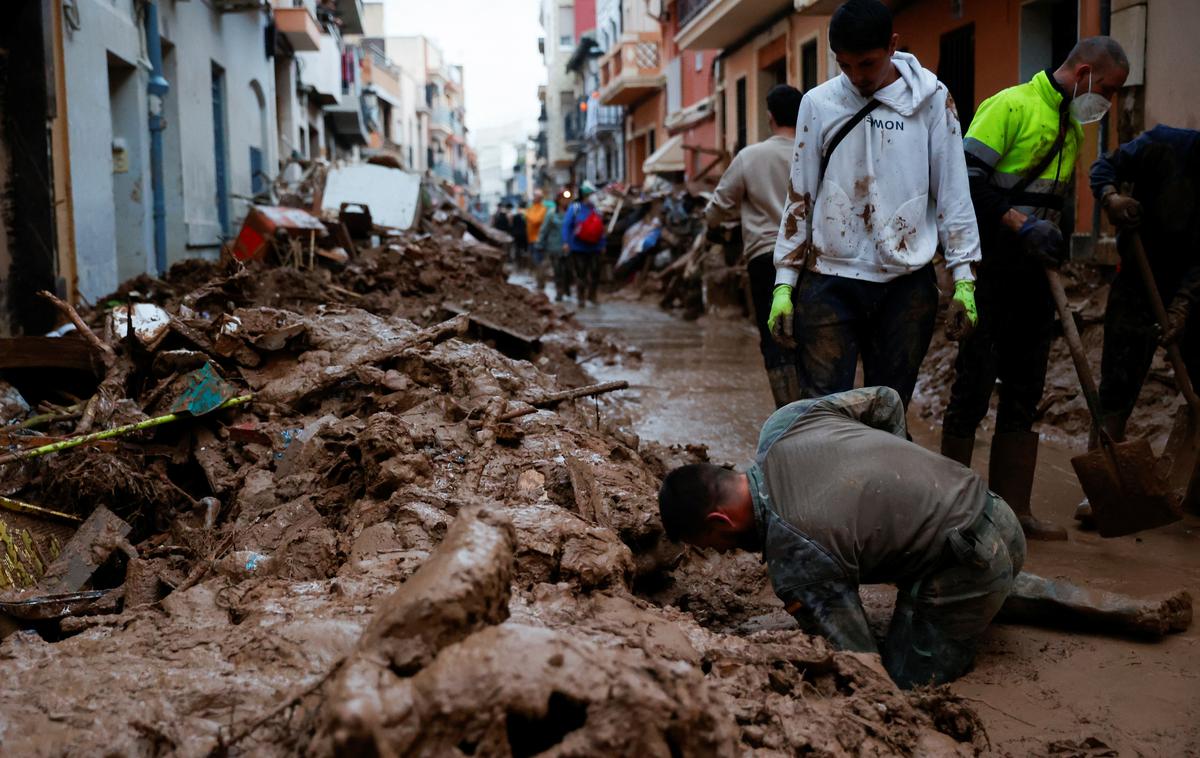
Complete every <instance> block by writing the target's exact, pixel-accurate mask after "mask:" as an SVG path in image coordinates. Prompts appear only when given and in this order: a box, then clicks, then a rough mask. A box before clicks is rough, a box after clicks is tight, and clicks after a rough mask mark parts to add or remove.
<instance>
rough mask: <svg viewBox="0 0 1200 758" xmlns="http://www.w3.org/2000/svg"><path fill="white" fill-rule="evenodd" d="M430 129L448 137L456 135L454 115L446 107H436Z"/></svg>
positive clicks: (431, 118) (430, 121)
mask: <svg viewBox="0 0 1200 758" xmlns="http://www.w3.org/2000/svg"><path fill="white" fill-rule="evenodd" d="M429 128H430V129H432V130H433V131H438V132H442V133H443V134H446V135H452V134H454V113H453V111H451V110H450V109H449V108H447V107H445V106H441V105H438V106H434V108H433V113H432V116H431V117H430V119H429Z"/></svg>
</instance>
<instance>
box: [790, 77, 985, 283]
mask: <svg viewBox="0 0 1200 758" xmlns="http://www.w3.org/2000/svg"><path fill="white" fill-rule="evenodd" d="M892 63H894V64H895V65H896V69H897V70H898V71H899V72H900V77H899V78H898V79H897V80H896V81H895V82H893V83H891V84H889V85H888V86H887V87H884V88H883V89H881V90H879V91H878V92H876V93H875V99H876V100H878V101H879V102H880V105H879V106H878V107H877V108H876V109H875V110H874V111H872V112H871V114H870V115H868V116H867V118H866V119H864V120H863V121H862V123H860V124H858V125H857V126H855V127H854V129H853V130H852V131H851V132H850V133H849V134H847V135H846V138H845V139H843V140H842V143H841V144H840V145H839V146H838V147H837V150H835V151H834V153H833V157H832V158H831V159H830V161H829V166H828V168H827V169H826V172H825V179H824V181H823V182H821V186H820V189H819V191H818V188H817V175H818V173H819V171H820V166H821V155H822V153H823V152H824V150H825V146H826V145H827V144H828V143H829V141H830V140H831V139H832V138H833V136H834V135H835V134H837V132H838V130H839V129H841V128H842V125H843V124H845V123H846V122H847V121H848V120H849V119H850V118H851V117H853V116H854V114H855V113H857V112H858V111H859V110H860V109H861V108H862V107H863V106H864V105H866V103H867V98H864V97H863V96H862V95H860V94H859V92H858V90H857V89H856V88H855V87H854V85H853V84H851V83H850V80H849V79H847V78H846V76H845V75H844V74H843V75H841V76H839V77H838V78H836V79H832V80H830V81H828V82H825V83H824V84H822V85H821V86H819V87H817V88H815V89H813V90H810V91H809V92H808V93H807V94H805V96H804V99H803V100H802V101H801V103H800V113H799V117H798V119H797V121H796V143H795V149H794V150H793V151H792V170H791V185H792V186H791V191H790V192H789V193H788V202H787V207H786V209H785V211H784V214H783V220H782V222H781V223H780V225H779V236H778V238H777V240H776V242H775V268H776V275H775V282H776V284H793V285H794V284H795V283H796V280H797V278H798V276H799V267H800V266H802V265H803V261H804V258H805V251H806V250H807V248H808V246H807V245H806V244H805V243H806V242H807V241H808V224H807V221H808V214H809V213H812V214H813V217H812V238H813V239H812V244H813V255H812V256H811V260H812V261H813V263H812V266H811V268H812V270H813V271H817V272H818V273H822V274H830V275H833V276H843V277H848V278H852V279H864V280H866V281H871V282H887V281H890V280H892V279H895V278H896V277H898V276H902V275H904V274H907V273H910V272H912V271H916V270H917V269H920V268H921V267H922V266H924V265H926V264H927V263H929V261H930V260H932V259H933V255H934V252H935V251H936V250H937V246H938V242H939V241H940V242H941V244H942V248H943V252H944V254H945V258H946V265H947V266H948V267H949V269H950V271H951V273H952V274H953V275H954V278H955V280H958V279H972V278H974V277H973V275H972V273H971V266H970V264H971V263H973V262H976V261H978V260H979V230H978V228H977V227H976V224H975V209H974V207H972V205H971V190H970V188H969V186H968V185H967V164H966V159H965V157H964V154H963V141H962V133H961V131H960V128H959V125H958V114H957V113H956V112H955V110H954V100H953V98H951V97H950V93H949V92H948V91H947V90H946V85H944V84H942V83H941V82H939V81H938V80H937V77H936V76H935V75H934V74H933V72H931V71H928V70H927V69H924V68H922V67H921V64H920V63H919V62H918V61H917V59H916V58H915V57H913V56H912V55H909V54H908V53H896V54H895V55H894V56H893V57H892ZM813 198H816V203H815V207H814V203H813Z"/></svg>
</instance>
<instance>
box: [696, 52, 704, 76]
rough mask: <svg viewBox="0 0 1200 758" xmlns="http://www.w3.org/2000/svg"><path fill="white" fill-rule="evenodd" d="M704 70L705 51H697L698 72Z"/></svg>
mask: <svg viewBox="0 0 1200 758" xmlns="http://www.w3.org/2000/svg"><path fill="white" fill-rule="evenodd" d="M703 70H704V53H696V73H700V72H701V71H703Z"/></svg>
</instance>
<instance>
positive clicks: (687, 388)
mask: <svg viewBox="0 0 1200 758" xmlns="http://www.w3.org/2000/svg"><path fill="white" fill-rule="evenodd" d="M575 317H576V319H578V320H579V321H580V322H582V323H583V324H584V325H585V326H587V327H588V328H590V329H602V330H605V331H607V332H610V333H612V334H614V335H616V336H619V337H620V339H621V340H622V341H623V342H625V343H626V344H629V345H632V346H634V347H637V348H638V349H640V350H641V351H642V361H641V366H639V367H636V368H630V367H628V366H622V365H611V366H597V365H589V366H588V367H587V368H588V371H589V372H591V373H592V374H594V375H595V376H596V377H597V378H598V379H600V380H601V381H608V380H609V379H625V380H627V381H628V382H629V384H630V388H631V390H633V391H632V392H630V393H628V396H629V399H631V400H632V401H633V403H634V408H635V430H636V431H637V433H638V434H639V435H640V436H642V437H644V438H646V439H652V440H657V441H659V442H662V443H664V444H703V445H707V446H708V450H709V454H710V455H711V456H712V457H713V459H714V460H718V461H729V462H734V463H741V462H742V461H746V460H749V459H750V457H752V456H753V454H754V448H755V444H756V442H757V441H758V430H759V427H761V426H762V423H763V422H764V421H766V420H767V417H768V416H770V415H771V412H772V411H774V410H775V404H774V403H773V402H772V400H771V390H770V388H769V387H768V386H767V378H766V373H765V372H764V370H763V367H762V358H761V357H760V355H759V352H758V332H757V331H756V330H755V329H754V327H753V326H752V325H751V324H750V323H748V322H746V321H745V320H744V319H740V318H735V319H721V318H717V317H713V316H705V317H703V318H702V319H700V320H699V321H684V320H682V319H680V318H678V317H676V316H672V315H671V314H669V313H667V312H665V311H663V310H662V309H660V308H658V307H656V306H654V305H651V304H649V303H644V302H606V303H601V304H600V305H598V306H596V307H590V306H589V307H588V308H584V309H582V310H580V311H579V312H577V313H576V314H575Z"/></svg>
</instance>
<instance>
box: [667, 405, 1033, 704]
mask: <svg viewBox="0 0 1200 758" xmlns="http://www.w3.org/2000/svg"><path fill="white" fill-rule="evenodd" d="M658 504H659V512H660V514H661V515H662V521H663V526H664V527H665V529H666V532H667V536H668V537H670V538H671V539H672V540H675V541H683V542H687V543H690V544H692V545H697V546H699V547H712V548H716V549H717V550H720V551H722V552H724V551H728V550H732V549H734V548H741V549H743V550H755V551H757V550H761V551H762V553H763V560H764V561H765V562H766V564H767V570H768V572H769V573H770V577H771V584H772V586H773V587H774V588H775V593H776V594H777V595H778V596H779V598H780V599H781V600H782V601H783V603H784V606H785V607H786V608H787V610H788V612H789V613H791V614H792V615H793V616H795V618H796V620H797V621H798V622H800V626H801V628H802V629H804V630H805V631H807V632H809V633H810V634H819V635H822V636H824V637H825V638H826V639H828V640H829V641H830V642H831V643H832V644H833V645H834V646H835V647H838V648H840V649H842V650H853V651H859V652H871V653H873V652H880V653H881V655H882V658H883V663H884V666H885V667H886V668H887V670H888V673H889V674H891V676H892V679H894V680H895V681H896V683H897V684H898V685H900V686H901V687H905V688H908V687H913V686H916V685H922V684H930V683H933V684H940V683H943V682H948V681H951V680H953V679H956V678H958V677H959V676H961V675H962V674H963V673H965V672H966V670H967V669H968V668H969V667H970V665H971V662H972V660H973V659H974V657H975V647H976V643H977V640H978V638H979V636H980V635H981V634H982V633H983V631H984V629H986V628H987V625H988V624H989V623H990V622H991V620H992V618H993V617H994V616H995V615H996V613H997V612H998V611H999V610H1000V606H1001V605H1002V604H1003V603H1004V599H1005V597H1007V596H1008V593H1009V590H1010V589H1011V587H1012V583H1013V578H1014V577H1015V576H1016V575H1017V573H1018V572H1020V570H1021V564H1022V563H1023V562H1024V560H1025V538H1024V535H1023V534H1022V532H1021V525H1020V523H1019V522H1018V521H1017V518H1016V516H1015V515H1014V514H1013V512H1012V510H1011V509H1010V508H1009V507H1008V505H1007V504H1006V503H1005V502H1004V501H1003V500H1001V499H1000V498H999V497H997V496H996V495H995V494H993V493H991V492H989V491H988V489H987V486H986V485H985V484H984V482H983V480H982V479H980V478H979V476H978V475H976V474H975V473H974V472H972V471H971V470H970V469H968V468H965V467H963V466H961V465H959V464H957V463H955V462H953V461H951V460H949V459H948V458H945V457H943V456H941V455H938V454H937V453H936V452H930V451H928V450H926V449H924V448H922V447H920V446H919V445H916V444H914V443H912V442H909V441H908V440H907V439H906V434H905V424H904V406H903V404H902V403H901V401H900V396H899V395H898V394H897V393H896V391H895V390H892V389H890V388H887V387H867V388H864V389H859V390H851V391H849V392H842V393H839V394H836V395H829V396H827V397H823V398H817V399H813V400H801V401H799V402H796V403H791V404H790V405H786V406H784V407H783V408H780V409H779V410H778V411H776V412H775V413H774V414H773V415H772V416H771V417H770V418H769V419H768V420H767V423H766V425H765V426H763V429H762V433H761V434H760V435H759V439H758V454H757V457H756V458H755V461H754V463H753V464H752V465H751V466H750V467H749V468H748V469H747V471H746V472H745V473H739V472H735V471H730V470H728V469H724V468H720V467H719V466H713V465H710V464H695V465H689V466H683V467H681V468H678V469H675V470H674V471H672V472H671V473H670V474H668V475H667V478H666V479H665V480H664V481H663V485H662V489H661V490H660V491H659V495H658ZM860 583H867V584H882V583H890V584H895V585H897V587H898V588H899V594H898V596H897V598H896V608H895V612H894V614H893V616H892V623H891V627H890V628H889V629H888V633H887V638H886V639H885V640H884V641H883V643H882V645H881V646H879V645H877V643H876V641H875V638H874V637H873V636H872V634H871V630H870V628H869V627H868V626H867V619H866V616H865V615H864V613H863V608H862V603H861V602H860V600H859V596H858V585H859V584H860Z"/></svg>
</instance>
